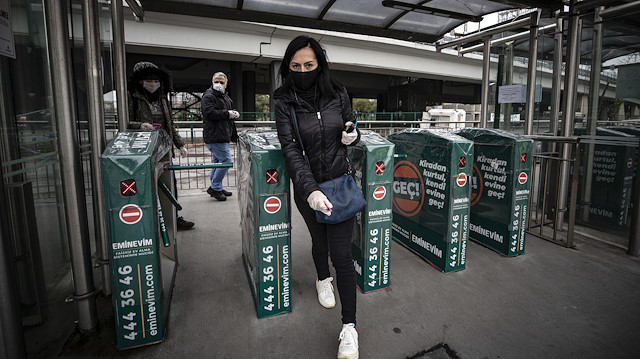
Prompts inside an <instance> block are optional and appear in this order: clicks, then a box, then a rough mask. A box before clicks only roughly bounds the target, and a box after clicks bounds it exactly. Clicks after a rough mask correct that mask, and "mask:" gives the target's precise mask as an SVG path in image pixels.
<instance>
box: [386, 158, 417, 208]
mask: <svg viewBox="0 0 640 359" xmlns="http://www.w3.org/2000/svg"><path fill="white" fill-rule="evenodd" d="M423 203H424V183H423V182H422V175H421V174H420V171H419V170H418V168H417V167H416V166H415V165H414V164H413V163H411V162H409V161H400V162H398V163H396V165H395V166H394V167H393V208H394V209H395V210H396V211H397V212H398V213H400V214H402V215H403V216H405V217H413V216H415V215H416V214H418V212H420V210H421V209H422V205H423Z"/></svg>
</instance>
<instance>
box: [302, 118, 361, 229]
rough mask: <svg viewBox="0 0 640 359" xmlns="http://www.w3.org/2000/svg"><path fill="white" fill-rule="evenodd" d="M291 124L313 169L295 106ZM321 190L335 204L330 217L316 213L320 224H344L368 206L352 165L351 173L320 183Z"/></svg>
mask: <svg viewBox="0 0 640 359" xmlns="http://www.w3.org/2000/svg"><path fill="white" fill-rule="evenodd" d="M290 111H291V122H293V128H294V129H295V131H296V137H297V140H298V143H299V144H300V149H301V150H302V156H304V159H305V160H306V161H307V164H308V165H309V169H311V163H310V162H309V158H308V157H307V154H306V152H305V151H304V145H303V144H302V138H301V137H300V131H299V130H298V120H297V118H296V113H295V111H294V110H293V106H291V107H290ZM318 186H320V190H321V191H322V193H324V195H325V196H327V199H328V200H329V202H331V204H333V208H332V212H331V215H330V216H327V215H326V214H324V213H322V212H320V211H316V221H318V223H328V224H336V223H340V222H344V221H346V220H347V219H349V218H351V217H353V216H355V215H356V213H358V212H360V211H362V210H363V209H364V207H365V206H366V205H367V201H366V200H365V199H364V197H363V196H362V192H360V189H358V185H357V184H356V181H355V180H354V179H353V176H352V175H351V164H349V173H346V174H344V175H342V176H340V177H337V178H334V179H330V180H328V181H325V182H320V183H318Z"/></svg>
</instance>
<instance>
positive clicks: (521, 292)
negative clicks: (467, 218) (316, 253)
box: [59, 188, 640, 359]
mask: <svg viewBox="0 0 640 359" xmlns="http://www.w3.org/2000/svg"><path fill="white" fill-rule="evenodd" d="M229 189H230V190H232V191H233V192H235V191H236V190H237V188H229ZM179 200H180V203H181V204H182V206H183V207H184V209H183V210H182V211H181V212H180V214H181V215H183V216H184V217H185V218H187V219H189V220H192V221H194V222H196V225H195V228H194V229H192V230H189V231H180V232H178V235H179V238H178V241H179V242H178V251H179V254H178V255H179V260H180V266H179V268H178V272H177V276H176V281H175V289H174V294H173V300H172V303H171V311H170V316H169V322H168V330H167V334H166V337H165V339H164V341H163V342H162V343H160V344H156V345H151V346H147V347H143V348H138V349H132V350H127V351H123V352H118V351H117V350H116V349H115V337H114V336H115V334H114V329H113V314H112V308H111V307H110V305H111V302H110V300H109V298H102V299H101V300H100V301H99V304H100V306H101V322H102V324H103V326H102V329H101V331H100V333H98V334H97V335H95V336H92V337H84V338H83V337H79V336H76V337H74V338H71V340H70V341H69V342H68V343H67V345H66V346H65V348H64V350H63V352H62V353H61V354H60V356H59V357H63V358H80V357H89V356H91V357H105V358H111V357H113V358H117V357H127V358H150V357H154V358H335V357H336V352H337V346H338V333H339V331H340V329H341V323H340V309H339V305H338V306H336V308H334V309H325V308H323V307H321V306H320V305H319V304H318V302H317V298H316V292H315V287H314V281H315V277H316V275H315V270H314V268H313V262H312V259H311V244H310V243H311V241H310V237H309V234H308V232H307V230H306V227H305V226H304V223H303V221H302V218H301V217H300V215H299V213H298V212H297V210H295V206H294V207H293V208H294V210H293V211H292V225H293V228H292V246H291V247H292V253H291V260H292V272H291V279H292V292H291V300H292V312H291V313H288V314H283V315H279V316H275V317H270V318H263V319H257V316H256V309H255V306H254V301H253V297H252V295H251V291H250V287H249V283H248V281H247V277H246V275H245V271H244V268H243V264H242V258H241V254H242V246H241V231H240V227H239V224H240V219H239V216H240V214H239V208H238V202H237V193H234V195H233V196H232V197H230V198H228V200H227V201H225V202H218V201H216V200H215V199H213V198H210V197H209V196H208V195H207V194H206V192H205V191H204V190H190V191H182V192H181V193H180V198H179ZM390 263H391V264H390V277H391V286H390V287H389V288H388V289H385V290H381V291H377V292H373V293H368V294H363V293H361V292H358V332H359V335H360V338H359V340H360V358H385V359H386V358H398V359H400V358H432V359H436V358H464V359H467V358H468V359H471V358H483V359H484V358H581V359H589V358H637V357H638V356H640V354H639V353H640V341H639V340H638V337H639V336H640V259H639V258H633V257H630V256H628V255H627V254H626V253H625V252H624V251H623V250H621V249H620V248H618V247H614V246H610V245H607V244H604V243H601V242H599V241H594V240H592V239H585V238H581V237H578V238H577V239H576V248H575V249H567V248H563V247H561V246H558V245H555V244H553V243H550V242H547V241H545V240H542V239H539V238H537V237H534V236H532V235H528V236H527V242H526V247H525V254H524V255H521V256H518V257H515V258H507V257H503V256H501V255H499V254H497V253H495V252H493V251H491V250H489V249H487V248H485V247H483V246H481V245H478V244H476V243H474V242H469V246H468V248H467V265H466V269H465V270H462V271H459V272H454V273H448V274H444V273H441V272H440V271H438V270H436V269H435V268H433V267H431V266H430V265H429V264H428V263H427V262H425V261H423V260H422V259H420V258H419V257H417V256H416V255H415V254H413V253H412V252H410V251H408V250H407V249H405V248H404V247H402V246H400V245H399V244H397V243H395V242H393V241H392V243H391V255H390Z"/></svg>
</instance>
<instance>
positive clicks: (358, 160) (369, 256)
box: [349, 131, 394, 293]
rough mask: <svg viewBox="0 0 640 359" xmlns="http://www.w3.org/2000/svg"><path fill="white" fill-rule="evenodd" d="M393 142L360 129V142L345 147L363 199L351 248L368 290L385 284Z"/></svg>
mask: <svg viewBox="0 0 640 359" xmlns="http://www.w3.org/2000/svg"><path fill="white" fill-rule="evenodd" d="M393 148H394V145H393V144H392V143H391V142H389V141H387V140H385V139H384V138H383V137H382V136H380V135H378V134H377V133H375V132H372V131H361V137H360V142H359V143H358V144H356V145H355V146H353V147H349V158H350V160H351V165H352V167H353V171H354V173H355V177H356V182H357V183H358V186H359V187H360V189H361V190H362V193H363V195H364V196H365V198H366V199H367V206H366V207H365V209H364V211H362V212H360V213H358V214H357V215H356V225H355V227H354V234H353V240H352V242H351V252H352V254H353V262H354V265H355V268H356V279H357V284H358V287H359V288H360V290H362V292H363V293H368V292H371V291H374V290H379V289H383V288H386V287H388V286H389V284H390V283H389V250H390V248H389V241H390V239H391V218H392V209H391V201H392V188H391V185H392V182H393V171H392V165H393Z"/></svg>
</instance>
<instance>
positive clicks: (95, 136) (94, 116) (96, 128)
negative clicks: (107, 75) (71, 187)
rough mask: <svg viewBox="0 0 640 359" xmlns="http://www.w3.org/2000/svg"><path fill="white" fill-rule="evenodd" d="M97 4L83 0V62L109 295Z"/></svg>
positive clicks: (100, 249)
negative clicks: (101, 158)
mask: <svg viewBox="0 0 640 359" xmlns="http://www.w3.org/2000/svg"><path fill="white" fill-rule="evenodd" d="M97 5H98V4H97V3H96V2H95V1H94V0H83V1H82V21H83V34H84V45H85V47H84V62H85V65H86V66H85V69H86V75H87V104H88V107H89V111H88V112H89V131H90V140H91V164H92V182H91V184H92V186H93V213H94V218H95V221H94V223H95V228H96V229H95V232H96V257H97V259H98V265H100V270H101V272H102V292H103V293H104V294H105V295H110V294H111V272H110V269H109V241H108V233H107V216H106V208H107V207H106V203H105V199H104V184H103V183H102V166H101V161H100V155H101V154H102V151H104V148H105V147H106V143H105V142H106V141H105V125H104V112H103V109H104V102H103V99H102V76H101V73H102V72H101V66H100V64H101V61H100V29H99V26H98V6H97Z"/></svg>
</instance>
